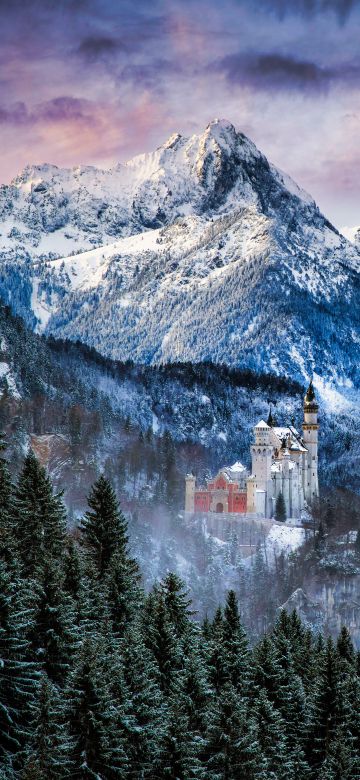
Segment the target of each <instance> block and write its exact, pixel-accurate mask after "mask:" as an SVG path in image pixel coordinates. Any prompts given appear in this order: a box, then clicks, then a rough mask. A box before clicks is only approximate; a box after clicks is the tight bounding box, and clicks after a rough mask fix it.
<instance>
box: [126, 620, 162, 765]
mask: <svg viewBox="0 0 360 780" xmlns="http://www.w3.org/2000/svg"><path fill="white" fill-rule="evenodd" d="M122 644H123V650H122V656H123V664H124V676H125V682H126V685H127V688H128V691H129V701H130V705H129V716H128V722H130V723H131V725H130V726H128V751H129V759H130V768H129V774H128V776H129V778H131V779H132V780H140V778H141V780H145V778H152V777H153V776H154V774H153V773H154V767H155V766H156V764H157V763H158V760H159V755H160V742H161V740H162V739H163V736H164V728H165V720H166V709H165V702H164V697H163V695H162V693H161V690H160V682H159V672H158V669H157V666H156V664H155V662H154V659H153V657H152V654H151V653H150V651H149V650H148V648H147V647H146V646H145V643H144V641H143V637H142V632H141V627H140V626H139V625H137V624H136V623H134V624H132V626H131V627H130V628H129V630H128V631H127V633H126V635H125V637H124V640H123V643H122Z"/></svg>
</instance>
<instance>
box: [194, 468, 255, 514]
mask: <svg viewBox="0 0 360 780" xmlns="http://www.w3.org/2000/svg"><path fill="white" fill-rule="evenodd" d="M247 476H248V471H247V469H246V467H245V466H243V465H242V463H234V465H233V466H225V467H224V468H222V469H221V470H220V471H219V472H218V474H217V475H216V477H214V478H213V479H210V480H209V481H208V482H206V484H205V486H202V487H196V480H195V477H194V476H193V474H188V476H187V477H186V499H185V511H187V512H217V513H222V512H234V513H238V514H244V513H246V510H247V492H246V478H247Z"/></svg>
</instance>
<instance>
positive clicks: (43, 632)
mask: <svg viewBox="0 0 360 780" xmlns="http://www.w3.org/2000/svg"><path fill="white" fill-rule="evenodd" d="M34 600H35V606H34V614H33V626H32V630H31V646H32V650H33V653H34V657H35V658H36V660H37V661H38V663H39V664H40V665H41V667H42V669H43V670H44V671H45V672H46V674H47V676H48V677H49V680H50V681H51V682H53V683H56V684H58V685H63V684H64V682H65V680H66V677H67V674H68V671H69V669H70V667H71V655H72V652H73V649H74V642H75V629H74V625H73V614H72V610H71V603H70V600H69V598H68V596H66V594H65V593H64V590H63V581H62V576H61V571H60V570H59V566H58V565H57V564H56V563H54V562H53V561H51V559H50V560H49V561H47V562H46V563H45V565H44V570H43V576H42V579H41V581H39V582H38V583H37V584H36V586H35V597H34Z"/></svg>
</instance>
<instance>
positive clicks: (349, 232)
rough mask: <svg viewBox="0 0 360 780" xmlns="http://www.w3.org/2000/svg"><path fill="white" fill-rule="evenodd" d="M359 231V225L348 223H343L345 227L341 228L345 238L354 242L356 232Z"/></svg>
mask: <svg viewBox="0 0 360 780" xmlns="http://www.w3.org/2000/svg"><path fill="white" fill-rule="evenodd" d="M359 231H360V226H359V225H355V226H353V227H349V226H348V225H343V227H341V228H340V233H342V234H343V236H345V238H347V239H348V241H351V242H352V243H354V241H355V238H356V234H357V233H359Z"/></svg>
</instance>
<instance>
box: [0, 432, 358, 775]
mask: <svg viewBox="0 0 360 780" xmlns="http://www.w3.org/2000/svg"><path fill="white" fill-rule="evenodd" d="M1 446H2V452H1V458H0V777H1V780H15V779H16V780H63V779H64V780H65V779H66V778H72V779H74V780H77V779H79V780H116V779H117V778H119V780H192V779H193V780H358V778H360V655H359V654H358V653H357V652H356V651H355V649H354V646H353V644H352V641H351V637H350V635H349V633H348V631H347V629H346V628H343V629H342V631H341V633H340V635H339V636H338V638H337V640H336V641H334V640H333V639H331V638H326V637H324V636H322V635H321V634H318V635H314V634H312V633H311V631H310V630H308V629H307V627H306V626H305V625H303V624H302V623H301V621H300V619H299V618H298V616H297V614H296V612H293V613H291V614H288V613H287V612H286V611H284V610H282V611H280V612H278V615H277V618H276V620H275V624H274V626H273V627H272V628H271V630H269V631H268V632H267V633H266V634H264V635H263V636H261V637H260V639H258V640H257V641H256V642H255V643H254V642H250V641H249V639H248V637H247V634H246V631H245V629H244V627H243V623H242V618H241V611H242V609H241V604H239V603H238V600H237V598H236V595H235V593H234V591H232V590H230V591H229V592H228V594H227V597H226V601H225V603H224V604H223V605H221V606H220V605H219V606H218V608H217V609H216V611H215V614H214V615H211V616H209V618H206V619H205V620H204V621H203V622H202V623H201V622H200V620H199V619H198V616H197V615H196V613H194V609H193V606H192V602H191V594H190V593H189V592H188V591H187V589H186V587H185V586H184V583H183V582H182V581H181V579H180V578H179V577H178V576H177V575H176V574H174V573H172V572H167V573H166V574H165V576H164V577H163V579H162V580H161V581H159V582H155V583H154V584H153V587H152V588H151V589H150V590H149V591H147V592H145V590H144V588H143V585H142V578H141V572H140V570H139V567H138V564H137V563H136V561H135V560H134V559H133V557H132V556H131V554H130V551H129V545H128V535H127V523H126V519H125V517H124V515H123V513H122V511H121V509H120V507H119V504H118V501H117V498H116V495H115V492H114V490H113V488H112V486H111V483H110V482H109V480H108V479H107V478H106V477H105V476H100V477H99V478H98V479H97V481H96V482H95V484H94V485H93V487H92V488H91V490H90V493H89V496H88V509H87V511H86V512H85V513H84V516H83V518H82V520H81V522H80V524H79V526H78V528H77V529H76V531H74V530H72V532H71V534H70V533H69V532H68V530H67V516H66V510H65V506H64V503H63V499H62V495H61V494H58V493H56V492H55V491H54V489H53V487H52V484H51V481H50V479H49V476H48V475H47V473H46V471H45V470H44V468H43V467H42V466H41V465H40V463H39V461H38V460H37V458H36V457H35V455H34V454H33V452H32V451H31V450H30V451H29V452H28V454H27V455H26V457H25V460H24V462H23V465H22V468H21V471H20V473H19V476H18V479H17V482H16V484H13V483H12V480H11V477H10V472H9V468H8V464H7V461H6V457H5V455H6V453H5V452H4V445H3V443H2V445H1Z"/></svg>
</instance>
